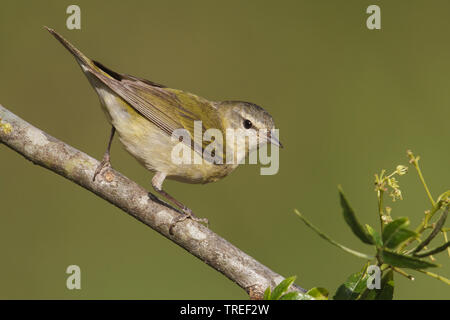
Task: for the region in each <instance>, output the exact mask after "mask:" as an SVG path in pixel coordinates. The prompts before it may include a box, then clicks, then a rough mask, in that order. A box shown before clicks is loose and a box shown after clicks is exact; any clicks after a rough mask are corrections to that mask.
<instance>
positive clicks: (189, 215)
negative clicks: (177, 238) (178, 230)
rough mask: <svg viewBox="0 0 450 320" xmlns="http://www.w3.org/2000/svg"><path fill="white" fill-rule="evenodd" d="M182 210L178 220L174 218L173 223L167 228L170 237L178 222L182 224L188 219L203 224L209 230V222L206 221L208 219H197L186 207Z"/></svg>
mask: <svg viewBox="0 0 450 320" xmlns="http://www.w3.org/2000/svg"><path fill="white" fill-rule="evenodd" d="M182 210H183V214H182V215H180V216H179V217H178V218H176V219H175V221H174V222H172V223H171V225H170V227H169V233H170V234H171V235H173V228H174V227H175V225H176V224H177V223H178V222H182V221H184V220H186V219H188V218H189V219H191V220H193V221H196V222H200V223H204V224H206V226H207V227H208V228H209V221H208V219H206V218H197V217H196V216H195V215H194V213H193V212H192V210H191V209H189V208H187V207H184V208H183V209H182Z"/></svg>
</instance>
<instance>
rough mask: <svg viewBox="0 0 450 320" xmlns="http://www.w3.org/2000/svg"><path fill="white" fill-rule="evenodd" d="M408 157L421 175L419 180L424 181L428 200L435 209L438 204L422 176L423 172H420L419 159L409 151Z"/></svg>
mask: <svg viewBox="0 0 450 320" xmlns="http://www.w3.org/2000/svg"><path fill="white" fill-rule="evenodd" d="M408 156H409V157H410V159H411V162H412V164H414V167H415V168H416V171H417V173H418V174H419V178H420V181H422V184H423V187H424V188H425V191H426V193H427V196H428V199H430V202H431V205H432V206H433V207H435V206H436V202H435V201H434V199H433V197H432V195H431V192H430V190H429V189H428V186H427V183H426V182H425V179H424V177H423V175H422V170H420V166H419V158H418V157H414V155H413V153H412V152H411V151H408Z"/></svg>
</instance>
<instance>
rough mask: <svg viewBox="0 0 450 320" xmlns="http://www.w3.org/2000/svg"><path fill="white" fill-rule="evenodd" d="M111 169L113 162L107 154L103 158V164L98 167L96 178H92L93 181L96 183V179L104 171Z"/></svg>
mask: <svg viewBox="0 0 450 320" xmlns="http://www.w3.org/2000/svg"><path fill="white" fill-rule="evenodd" d="M106 168H111V161H110V158H109V154H105V155H104V156H103V159H102V162H100V164H99V165H98V166H97V169H95V173H94V177H93V178H92V181H95V178H96V177H97V176H98V175H99V174H100V173H101V172H102V171H103V169H106Z"/></svg>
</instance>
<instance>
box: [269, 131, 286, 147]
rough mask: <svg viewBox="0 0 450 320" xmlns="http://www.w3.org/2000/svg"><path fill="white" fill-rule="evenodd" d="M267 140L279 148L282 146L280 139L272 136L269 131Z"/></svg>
mask: <svg viewBox="0 0 450 320" xmlns="http://www.w3.org/2000/svg"><path fill="white" fill-rule="evenodd" d="M267 141H268V142H270V143H271V144H273V145H275V146H277V147H279V148H284V147H283V145H282V144H281V142H280V140H278V139H277V138H276V137H274V136H273V135H272V132H271V131H268V132H267Z"/></svg>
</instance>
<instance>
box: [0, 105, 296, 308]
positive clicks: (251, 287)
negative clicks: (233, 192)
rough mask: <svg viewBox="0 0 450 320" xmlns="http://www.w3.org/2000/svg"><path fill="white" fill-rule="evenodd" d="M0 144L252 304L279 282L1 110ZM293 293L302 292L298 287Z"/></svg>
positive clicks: (207, 233)
mask: <svg viewBox="0 0 450 320" xmlns="http://www.w3.org/2000/svg"><path fill="white" fill-rule="evenodd" d="M0 143H3V144H5V145H6V146H8V147H9V148H11V149H12V150H14V151H16V152H18V153H20V154H21V155H23V156H24V157H25V158H27V159H28V160H30V161H32V162H33V163H34V164H37V165H40V166H42V167H44V168H46V169H49V170H51V171H53V172H55V173H57V174H59V175H61V176H63V177H64V178H66V179H69V180H71V181H73V182H75V183H76V184H78V185H80V186H82V187H83V188H85V189H87V190H89V191H91V192H93V193H95V194H96V195H97V196H99V197H101V198H103V199H105V200H106V201H108V202H110V203H112V204H113V205H115V206H117V207H118V208H120V209H122V210H123V211H125V212H126V213H128V214H129V215H131V216H133V217H134V218H136V219H137V220H139V221H141V222H142V223H144V224H146V225H147V226H149V227H150V228H152V229H153V230H155V231H157V232H159V233H160V234H162V235H163V236H165V237H166V238H168V239H169V240H171V241H173V242H175V243H176V244H178V245H179V246H180V247H182V248H184V249H186V250H187V251H188V252H189V253H191V254H192V255H194V256H196V257H197V258H199V259H200V260H202V261H203V262H205V263H206V264H208V265H210V266H211V267H213V268H214V269H216V270H217V271H219V272H221V273H222V274H224V275H225V276H226V277H228V278H229V279H230V280H232V281H233V282H235V283H236V284H237V285H239V286H240V287H241V288H243V289H244V290H245V291H246V292H247V293H248V294H249V295H250V298H252V299H261V298H262V297H263V293H264V290H265V289H266V288H267V287H268V286H272V288H273V287H274V286H275V285H277V284H278V283H280V282H281V281H282V280H283V279H284V278H283V277H282V276H280V275H279V274H277V273H275V272H273V271H272V270H270V269H269V268H267V267H266V266H264V265H262V264H261V263H259V262H258V261H256V260H255V259H253V258H252V257H250V256H249V255H247V254H246V253H244V252H242V251H241V250H239V249H238V248H236V247H235V246H233V245H232V244H231V243H229V242H228V241H227V240H225V239H223V238H221V237H220V236H218V235H217V234H215V233H214V232H212V231H211V230H209V229H208V228H207V227H205V226H203V225H201V224H199V223H197V222H195V221H192V220H190V219H187V220H185V221H183V222H180V223H177V224H176V225H175V227H174V228H173V235H171V234H170V233H169V227H170V225H171V223H172V222H173V221H175V219H176V218H177V217H178V215H179V213H178V212H177V211H175V210H173V209H172V208H169V207H167V206H165V205H164V204H162V203H161V202H159V201H157V200H156V199H155V198H154V196H153V195H151V194H149V193H148V192H147V191H146V190H145V189H144V188H142V187H141V186H139V185H138V184H136V183H135V182H133V181H131V180H130V179H128V178H127V177H125V176H123V175H122V174H120V173H119V172H117V171H115V170H113V169H108V170H107V171H106V172H105V173H104V174H101V175H99V176H98V177H97V178H96V181H95V182H94V181H92V177H93V175H94V172H95V169H96V167H97V165H98V164H99V162H98V161H97V160H95V159H93V158H92V157H90V156H88V155H87V154H85V153H83V152H81V151H79V150H77V149H75V148H73V147H71V146H69V145H67V144H65V143H64V142H62V141H60V140H58V139H56V138H54V137H52V136H50V135H48V134H47V133H45V132H43V131H41V130H39V129H37V128H35V127H33V126H32V125H31V124H29V123H27V122H26V121H24V120H22V119H21V118H19V117H18V116H16V115H15V114H13V113H12V112H10V111H9V110H7V109H5V108H4V107H3V106H2V105H0ZM291 289H292V290H293V291H298V292H301V293H303V292H305V291H304V290H303V289H302V288H300V287H298V286H293V287H291Z"/></svg>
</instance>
